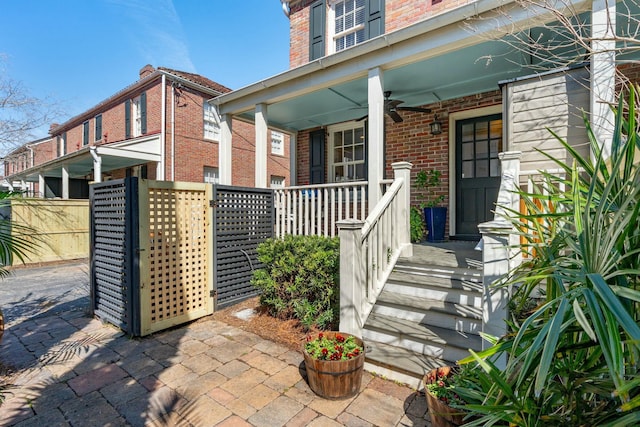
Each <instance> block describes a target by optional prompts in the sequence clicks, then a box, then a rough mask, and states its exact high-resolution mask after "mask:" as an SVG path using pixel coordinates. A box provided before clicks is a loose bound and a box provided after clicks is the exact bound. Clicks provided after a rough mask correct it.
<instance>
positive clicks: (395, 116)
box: [387, 110, 402, 123]
mask: <svg viewBox="0 0 640 427" xmlns="http://www.w3.org/2000/svg"><path fill="white" fill-rule="evenodd" d="M387 114H388V115H389V117H391V120H393V121H394V122H396V123H400V122H401V121H402V117H400V114H398V112H397V111H396V110H391V111H388V112H387Z"/></svg>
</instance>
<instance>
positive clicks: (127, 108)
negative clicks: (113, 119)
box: [124, 99, 131, 139]
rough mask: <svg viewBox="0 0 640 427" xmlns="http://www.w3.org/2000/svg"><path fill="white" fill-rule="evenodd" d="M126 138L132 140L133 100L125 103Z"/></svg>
mask: <svg viewBox="0 0 640 427" xmlns="http://www.w3.org/2000/svg"><path fill="white" fill-rule="evenodd" d="M124 137H125V138H127V139H129V138H131V100H130V99H127V100H126V101H125V102H124Z"/></svg>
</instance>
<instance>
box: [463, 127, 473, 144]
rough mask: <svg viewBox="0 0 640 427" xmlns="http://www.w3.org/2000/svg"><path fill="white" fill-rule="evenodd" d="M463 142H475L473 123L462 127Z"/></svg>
mask: <svg viewBox="0 0 640 427" xmlns="http://www.w3.org/2000/svg"><path fill="white" fill-rule="evenodd" d="M462 141H465V142H468V141H473V123H468V124H465V125H462Z"/></svg>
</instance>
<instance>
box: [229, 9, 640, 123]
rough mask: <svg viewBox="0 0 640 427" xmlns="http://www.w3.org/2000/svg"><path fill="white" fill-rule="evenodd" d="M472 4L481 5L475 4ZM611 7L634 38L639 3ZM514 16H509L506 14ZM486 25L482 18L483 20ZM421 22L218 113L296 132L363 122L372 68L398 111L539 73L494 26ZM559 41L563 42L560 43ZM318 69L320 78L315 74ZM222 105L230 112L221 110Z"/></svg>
mask: <svg viewBox="0 0 640 427" xmlns="http://www.w3.org/2000/svg"><path fill="white" fill-rule="evenodd" d="M477 3H478V4H480V3H482V2H481V0H478V2H477ZM507 3H508V2H507ZM570 3H573V7H574V8H575V10H576V11H578V10H579V11H580V12H581V16H580V21H582V22H583V23H588V22H589V21H590V16H591V12H590V2H585V1H583V0H571V2H570ZM470 6H473V5H470ZM627 8H629V10H627ZM618 9H619V10H618V15H617V32H618V34H620V35H624V34H629V33H631V34H634V33H636V32H637V31H638V30H639V24H638V21H637V16H639V15H640V5H639V4H637V2H629V1H626V2H625V4H623V3H619V6H618ZM514 10H515V9H514ZM518 13H519V12H514V15H513V16H516V15H518ZM445 15H446V14H445ZM445 15H443V17H444V18H446V16H445ZM518 16H520V18H519V19H522V21H520V23H521V24H522V25H523V26H521V27H520V28H521V29H522V28H526V24H527V23H528V21H527V20H528V19H530V15H528V14H527V13H524V14H521V15H518ZM629 17H631V19H630V18H629ZM634 17H635V18H634ZM514 19H515V18H514ZM545 19H547V18H545ZM550 19H553V17H551V18H550ZM435 21H437V20H435ZM487 22H490V20H485V23H487ZM496 22H497V21H496ZM514 22H515V21H514ZM426 24H428V22H425V25H424V26H419V27H420V29H419V30H416V31H418V32H419V34H418V35H417V36H416V37H415V38H414V33H411V35H409V36H406V37H404V36H402V35H400V36H399V37H398V39H401V40H400V41H392V40H389V41H387V40H386V38H385V39H384V40H376V39H374V40H372V41H371V46H376V47H375V48H372V49H369V50H367V49H366V46H362V45H361V46H360V47H361V48H362V50H361V51H358V50H357V49H358V48H359V47H358V46H356V47H354V48H351V49H355V50H354V52H362V53H357V54H354V55H352V56H349V52H348V51H349V49H348V50H346V51H343V52H340V53H338V54H335V55H332V56H334V57H335V58H331V57H326V58H323V59H321V60H319V61H316V62H318V63H317V64H308V65H309V67H308V68H305V67H302V68H301V69H293V70H290V71H288V72H285V73H283V74H282V75H279V76H274V78H272V79H266V80H264V81H262V82H258V83H256V84H255V85H253V86H252V87H248V88H245V89H248V90H246V91H245V90H244V89H241V90H239V91H237V92H238V95H234V93H233V92H232V93H230V94H227V95H223V96H221V97H220V98H219V101H218V104H219V105H221V106H223V108H225V107H226V111H225V112H231V113H232V114H234V115H235V116H236V117H238V118H241V119H243V120H246V121H249V122H254V121H255V109H254V108H252V105H251V101H248V100H250V99H251V100H253V101H255V102H260V103H266V104H267V105H268V111H267V116H268V121H269V125H270V126H274V127H279V128H281V129H284V130H290V131H299V130H304V129H309V128H313V127H318V126H326V125H330V124H333V123H339V122H344V121H349V120H355V119H359V118H362V117H364V116H366V115H367V102H368V101H367V70H368V69H370V68H373V67H380V68H381V69H382V70H383V84H384V89H385V90H389V91H392V95H391V98H392V99H398V100H402V101H404V103H403V104H401V105H400V106H401V107H416V106H423V105H429V104H434V103H437V102H439V101H446V100H450V99H455V98H459V97H463V96H468V95H473V94H480V93H483V92H487V91H491V90H496V89H498V87H499V86H498V83H499V82H501V81H504V80H510V79H514V78H517V77H522V76H528V75H531V74H534V73H535V72H536V70H538V71H539V68H535V67H533V66H531V65H530V61H531V60H532V58H531V57H530V55H528V54H527V53H526V52H524V51H523V50H521V49H517V48H514V47H513V45H512V44H510V43H507V42H505V41H506V40H505V39H503V40H495V39H493V37H492V36H491V35H490V34H491V31H493V30H495V28H484V29H482V31H480V33H481V34H483V35H480V36H479V35H476V34H471V33H470V32H469V31H467V30H465V29H463V28H461V24H460V22H459V21H457V22H453V21H452V22H451V23H449V24H447V25H444V26H442V27H438V26H437V25H438V24H437V23H434V26H433V28H427V26H426ZM421 25H422V24H421ZM538 25H539V21H538ZM550 25H551V26H553V25H554V24H550ZM483 31H484V32H483ZM530 31H531V32H532V33H531V34H533V35H534V36H535V37H539V36H541V35H543V33H544V32H546V33H547V35H548V34H551V37H552V38H553V37H554V34H553V32H551V33H550V32H549V31H548V28H547V27H539V28H531V30H530ZM401 32H402V31H400V32H399V33H401ZM506 33H507V34H508V31H507V32H506ZM392 34H393V33H392ZM407 34H409V31H408V32H407ZM385 37H386V36H385ZM403 37H404V38H403ZM506 37H511V36H506ZM552 38H551V39H546V41H547V42H548V43H550V44H551V45H553V44H555V43H559V41H558V40H555V41H554V40H553V39H552ZM385 42H386V43H388V44H385ZM367 43H369V42H367ZM367 43H364V44H363V45H366V44H367ZM560 43H561V44H563V43H562V40H560ZM375 49H378V50H375ZM630 50H631V49H630ZM631 51H632V50H631ZM381 52H382V53H381ZM559 53H561V52H560V51H559V50H556V51H555V52H554V54H556V55H557V54H559ZM565 53H566V52H565ZM341 55H343V56H341ZM571 56H572V57H574V58H575V57H582V56H583V52H571ZM632 56H633V58H629V57H628V55H625V56H621V57H619V59H620V60H623V61H624V60H629V59H635V60H636V61H637V60H638V57H639V56H640V52H635V53H633V54H632ZM338 58H343V59H338ZM334 59H335V60H334ZM323 61H326V62H323ZM347 64H348V65H347ZM311 65H314V66H315V68H314V67H311ZM318 69H320V70H321V72H322V73H324V74H319V73H320V71H318ZM306 70H308V71H306ZM332 73H333V74H332ZM325 76H326V77H325ZM332 80H333V81H332ZM262 88H264V91H263V92H261V94H260V95H255V93H252V91H261V90H262ZM305 88H306V89H305ZM245 93H246V94H247V96H246V97H245V95H244V94H245ZM227 102H229V103H230V104H231V106H227V105H226V104H227ZM243 102H244V104H243Z"/></svg>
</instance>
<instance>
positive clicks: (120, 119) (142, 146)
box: [4, 65, 290, 198]
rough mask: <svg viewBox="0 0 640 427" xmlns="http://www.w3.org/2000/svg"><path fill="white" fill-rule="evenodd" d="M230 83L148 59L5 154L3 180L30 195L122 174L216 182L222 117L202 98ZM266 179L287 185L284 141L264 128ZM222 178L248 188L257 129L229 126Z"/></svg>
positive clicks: (73, 193)
mask: <svg viewBox="0 0 640 427" xmlns="http://www.w3.org/2000/svg"><path fill="white" fill-rule="evenodd" d="M229 91H230V89H229V88H227V87H224V86H222V85H220V84H218V83H216V82H213V81H211V80H209V79H207V78H206V77H203V76H200V75H197V74H192V73H186V72H182V71H177V70H172V69H169V68H164V67H159V68H158V69H155V68H154V67H152V66H151V65H146V66H145V67H143V68H142V69H141V70H140V75H139V79H138V80H137V81H136V82H135V83H133V84H132V85H130V86H128V87H126V88H124V89H123V90H121V91H119V92H118V93H116V94H114V95H113V96H111V97H109V98H108V99H106V100H104V101H103V102H101V103H100V104H98V105H96V106H95V107H93V108H91V109H89V110H87V111H85V112H83V113H82V114H79V115H77V116H75V117H73V118H71V119H69V120H68V121H66V122H64V123H62V124H56V125H52V126H51V129H50V136H49V137H47V138H43V139H41V140H37V141H34V142H32V143H29V144H25V145H24V146H23V147H20V148H19V149H17V150H14V152H12V153H10V154H9V155H7V156H6V157H5V159H4V164H5V175H6V177H5V183H6V185H7V186H10V187H12V188H15V189H17V188H21V189H24V190H29V191H31V192H33V194H35V195H39V196H46V197H62V198H86V197H88V183H89V182H91V181H101V180H105V179H116V178H121V177H124V176H126V175H132V176H139V177H142V178H148V179H157V180H170V181H189V182H218V181H219V166H220V165H219V163H220V161H219V155H218V145H219V139H220V116H219V114H218V112H217V111H216V108H215V106H213V105H212V104H209V103H208V102H207V101H208V100H209V99H211V98H214V97H216V96H219V95H220V94H223V93H226V92H229ZM268 132H269V137H270V143H271V145H272V147H270V150H269V151H268V153H266V154H265V161H264V163H265V165H266V168H265V170H266V174H267V177H268V183H269V184H273V185H280V186H282V185H285V184H287V183H289V169H290V165H289V140H288V138H287V137H286V136H285V135H284V134H282V133H281V132H278V131H277V130H274V129H269V130H268ZM233 137H234V144H233V147H232V150H231V156H230V159H229V161H231V162H233V164H234V165H236V167H234V173H233V175H232V176H231V178H230V180H227V182H226V183H227V184H232V185H239V186H253V185H254V181H255V180H254V175H255V161H254V157H255V151H256V150H255V130H254V126H253V125H252V124H249V123H243V122H239V123H237V124H236V126H234V129H233Z"/></svg>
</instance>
